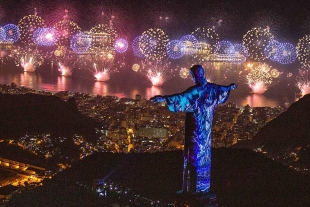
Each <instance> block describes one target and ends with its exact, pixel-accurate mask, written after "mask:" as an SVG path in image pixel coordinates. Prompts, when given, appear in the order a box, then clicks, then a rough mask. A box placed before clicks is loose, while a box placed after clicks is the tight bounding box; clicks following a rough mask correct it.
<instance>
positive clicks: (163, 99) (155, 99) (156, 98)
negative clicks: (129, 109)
mask: <svg viewBox="0 0 310 207" xmlns="http://www.w3.org/2000/svg"><path fill="white" fill-rule="evenodd" d="M150 101H152V102H154V103H160V102H163V101H166V99H165V97H164V96H161V95H158V96H154V97H152V98H150Z"/></svg>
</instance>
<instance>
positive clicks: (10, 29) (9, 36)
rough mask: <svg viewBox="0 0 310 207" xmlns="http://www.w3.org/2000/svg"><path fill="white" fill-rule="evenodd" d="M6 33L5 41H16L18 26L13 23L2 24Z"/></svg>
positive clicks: (18, 34) (18, 35) (18, 32)
mask: <svg viewBox="0 0 310 207" xmlns="http://www.w3.org/2000/svg"><path fill="white" fill-rule="evenodd" d="M3 29H4V30H5V35H6V41H8V42H17V40H18V39H19V37H20V31H19V28H18V26H16V25H15V24H6V25H4V26H3Z"/></svg>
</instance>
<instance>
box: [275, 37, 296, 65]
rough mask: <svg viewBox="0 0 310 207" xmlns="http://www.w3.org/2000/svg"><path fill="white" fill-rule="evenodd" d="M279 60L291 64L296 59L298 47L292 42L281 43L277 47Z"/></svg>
mask: <svg viewBox="0 0 310 207" xmlns="http://www.w3.org/2000/svg"><path fill="white" fill-rule="evenodd" d="M276 57H277V59H276V60H277V62H279V63H281V64H290V63H293V62H295V61H296V59H297V52H296V48H295V47H294V46H293V45H292V44H291V43H287V42H285V43H281V44H280V46H279V47H278V49H277V55H276Z"/></svg>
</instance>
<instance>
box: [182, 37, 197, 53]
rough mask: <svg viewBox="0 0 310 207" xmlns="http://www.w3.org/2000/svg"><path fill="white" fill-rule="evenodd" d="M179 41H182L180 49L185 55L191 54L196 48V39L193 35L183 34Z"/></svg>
mask: <svg viewBox="0 0 310 207" xmlns="http://www.w3.org/2000/svg"><path fill="white" fill-rule="evenodd" d="M180 41H181V42H182V50H183V53H184V54H185V55H193V54H195V53H196V52H197V50H198V40H197V39H196V37H195V36H194V35H184V36H183V37H182V38H181V39H180Z"/></svg>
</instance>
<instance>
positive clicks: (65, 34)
mask: <svg viewBox="0 0 310 207" xmlns="http://www.w3.org/2000/svg"><path fill="white" fill-rule="evenodd" d="M54 28H55V29H56V30H57V32H58V35H59V41H58V42H57V44H58V45H60V46H69V45H70V39H71V37H72V36H73V35H75V34H76V33H79V32H81V28H80V27H79V26H78V25H77V24H76V23H75V22H73V21H70V20H68V19H64V20H61V21H60V22H57V23H56V24H55V25H54Z"/></svg>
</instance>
